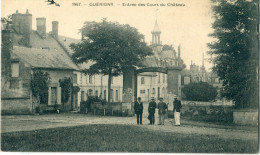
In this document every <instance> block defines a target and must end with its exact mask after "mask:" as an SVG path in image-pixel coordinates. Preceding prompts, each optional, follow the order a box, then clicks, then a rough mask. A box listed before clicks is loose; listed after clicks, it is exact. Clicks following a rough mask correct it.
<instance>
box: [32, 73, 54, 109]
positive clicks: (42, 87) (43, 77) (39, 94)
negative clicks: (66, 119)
mask: <svg viewBox="0 0 260 155" xmlns="http://www.w3.org/2000/svg"><path fill="white" fill-rule="evenodd" d="M50 82H51V79H50V75H49V74H48V73H47V72H45V73H44V72H42V71H34V72H33V75H32V79H31V90H32V95H33V96H34V97H36V98H37V100H38V102H39V103H40V104H45V103H48V90H49V84H50Z"/></svg>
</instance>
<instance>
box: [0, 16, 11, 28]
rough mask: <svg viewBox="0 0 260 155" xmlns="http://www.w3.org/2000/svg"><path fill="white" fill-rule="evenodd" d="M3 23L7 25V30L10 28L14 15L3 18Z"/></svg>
mask: <svg viewBox="0 0 260 155" xmlns="http://www.w3.org/2000/svg"><path fill="white" fill-rule="evenodd" d="M1 23H6V27H5V28H6V29H9V28H10V25H11V24H12V15H8V16H7V17H1Z"/></svg>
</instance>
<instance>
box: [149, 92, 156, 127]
mask: <svg viewBox="0 0 260 155" xmlns="http://www.w3.org/2000/svg"><path fill="white" fill-rule="evenodd" d="M155 108H156V102H155V101H154V97H152V99H151V102H149V106H148V113H149V116H148V118H149V120H150V124H154V121H155V119H154V113H155Z"/></svg>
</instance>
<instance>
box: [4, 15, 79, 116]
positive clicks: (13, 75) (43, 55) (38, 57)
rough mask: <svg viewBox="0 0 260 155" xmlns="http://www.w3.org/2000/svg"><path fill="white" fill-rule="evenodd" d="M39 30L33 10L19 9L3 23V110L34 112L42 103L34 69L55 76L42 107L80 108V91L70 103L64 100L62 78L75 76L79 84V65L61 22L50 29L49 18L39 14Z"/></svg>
mask: <svg viewBox="0 0 260 155" xmlns="http://www.w3.org/2000/svg"><path fill="white" fill-rule="evenodd" d="M36 20H37V22H36V23H37V25H36V26H37V30H32V14H30V13H29V11H28V10H27V11H26V13H25V14H22V13H19V12H18V11H16V13H14V14H13V15H12V25H9V26H8V27H7V26H6V25H4V26H3V25H2V55H1V56H2V63H1V64H2V67H1V69H2V72H1V73H2V78H1V94H2V95H1V109H2V113H3V114H5V113H9V114H32V113H35V110H36V107H37V106H38V103H36V101H35V100H34V98H33V96H32V92H31V86H30V82H31V78H32V74H33V72H34V71H38V70H41V71H43V72H48V73H49V75H50V78H51V83H50V85H49V91H48V96H49V97H48V103H42V104H41V105H40V107H41V109H46V108H48V107H52V106H53V105H54V104H58V105H61V108H62V110H64V111H67V110H75V109H77V108H78V106H79V103H80V100H79V97H80V93H78V92H73V93H72V94H71V97H70V99H69V101H68V102H67V103H61V88H60V85H59V80H60V79H63V78H65V77H69V78H71V79H73V85H74V86H79V83H78V80H77V77H78V76H77V75H79V74H80V73H79V68H78V66H77V65H75V64H74V63H73V62H72V60H71V58H70V56H69V54H68V53H67V51H66V50H65V47H63V45H62V44H61V42H60V40H59V35H58V22H57V21H53V22H52V31H51V32H50V33H47V32H46V19H45V18H37V19H36Z"/></svg>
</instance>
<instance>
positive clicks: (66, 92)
mask: <svg viewBox="0 0 260 155" xmlns="http://www.w3.org/2000/svg"><path fill="white" fill-rule="evenodd" d="M59 82H60V87H61V102H62V106H63V108H64V103H66V102H67V101H68V100H69V98H70V95H71V88H72V85H73V84H72V82H71V78H66V77H65V78H64V79H61V80H59Z"/></svg>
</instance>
